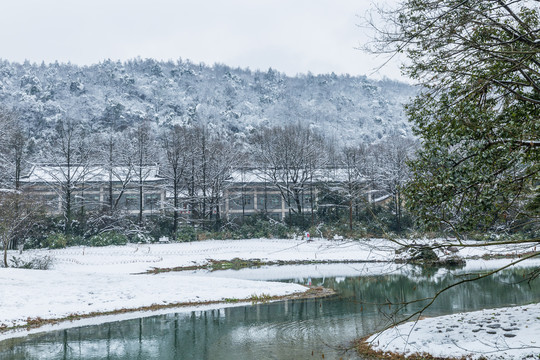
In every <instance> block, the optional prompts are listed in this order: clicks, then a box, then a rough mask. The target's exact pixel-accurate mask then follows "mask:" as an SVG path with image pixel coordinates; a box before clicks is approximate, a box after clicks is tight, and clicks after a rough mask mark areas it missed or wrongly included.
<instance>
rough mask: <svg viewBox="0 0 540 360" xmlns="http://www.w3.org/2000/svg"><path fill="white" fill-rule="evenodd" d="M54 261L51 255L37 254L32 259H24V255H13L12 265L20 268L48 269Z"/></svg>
mask: <svg viewBox="0 0 540 360" xmlns="http://www.w3.org/2000/svg"><path fill="white" fill-rule="evenodd" d="M52 263H53V258H52V257H51V256H48V255H46V256H36V257H33V258H30V259H24V258H23V257H22V256H21V257H17V256H12V257H11V260H10V265H11V266H12V267H14V268H19V269H35V270H48V269H49V268H50V267H51V265H52Z"/></svg>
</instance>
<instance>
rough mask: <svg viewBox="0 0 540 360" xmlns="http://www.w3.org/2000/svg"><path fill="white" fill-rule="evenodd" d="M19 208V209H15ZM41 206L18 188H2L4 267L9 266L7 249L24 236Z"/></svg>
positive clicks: (0, 236) (0, 223)
mask: <svg viewBox="0 0 540 360" xmlns="http://www.w3.org/2000/svg"><path fill="white" fill-rule="evenodd" d="M15 209H17V211H15ZM39 210H40V207H39V206H38V204H37V203H36V202H35V201H32V200H31V199H30V197H28V196H26V195H24V194H23V193H21V192H20V191H18V190H13V189H0V244H1V245H2V249H3V255H4V258H3V260H4V261H3V262H4V267H8V266H9V264H8V260H7V250H8V248H10V247H12V244H13V243H15V242H16V239H17V238H23V237H24V235H25V233H27V232H29V231H30V229H31V228H32V225H33V224H34V223H35V221H34V217H35V215H36V214H38V212H39Z"/></svg>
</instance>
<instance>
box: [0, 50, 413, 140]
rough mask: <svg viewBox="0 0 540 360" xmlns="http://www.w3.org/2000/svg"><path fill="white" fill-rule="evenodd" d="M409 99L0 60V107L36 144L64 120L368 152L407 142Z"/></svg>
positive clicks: (383, 89)
mask: <svg viewBox="0 0 540 360" xmlns="http://www.w3.org/2000/svg"><path fill="white" fill-rule="evenodd" d="M414 93H415V89H414V88H413V87H412V86H409V85H407V84H403V83H399V82H395V81H391V80H383V81H374V80H370V79H368V78H366V77H365V76H361V77H353V76H348V75H340V76H337V75H335V74H328V75H316V76H314V75H311V74H307V75H298V76H296V77H288V76H286V75H284V74H281V73H279V72H277V71H275V70H272V69H269V70H268V71H266V72H260V71H251V70H249V69H239V68H231V67H228V66H226V65H220V64H216V65H213V66H207V65H204V64H193V63H191V62H190V61H183V60H178V61H176V62H172V61H169V62H158V61H155V60H152V59H145V60H141V59H135V60H132V61H128V62H125V63H121V62H113V61H105V62H102V63H99V64H96V65H92V66H84V67H80V66H77V65H72V64H59V63H54V64H44V63H42V64H40V65H38V64H31V63H28V62H25V63H24V64H19V63H10V62H8V61H1V60H0V105H1V106H2V107H5V108H8V109H14V110H16V111H17V112H18V114H19V116H20V117H21V118H22V119H23V121H24V122H25V124H26V125H27V126H28V128H30V129H31V131H32V135H34V136H38V137H39V136H43V135H45V136H46V134H47V130H49V129H50V128H51V127H52V126H53V125H54V123H55V122H56V120H57V119H59V118H63V117H71V118H73V119H76V120H83V121H87V122H88V123H90V124H91V128H92V129H94V130H96V131H97V130H99V129H100V128H103V127H104V126H105V125H107V124H109V123H110V122H113V121H114V124H115V127H116V128H117V129H118V130H122V129H125V128H127V127H130V126H132V125H133V124H134V123H136V122H138V121H140V120H141V119H144V118H146V119H150V120H152V121H153V122H154V123H155V124H156V125H164V124H175V123H181V124H186V123H205V124H208V125H209V126H210V127H214V128H216V130H219V131H225V132H227V133H229V134H236V135H237V137H238V138H239V139H242V138H243V137H244V135H246V134H248V133H249V131H250V129H252V128H253V127H255V126H258V125H261V124H262V125H265V124H267V125H279V124H284V123H289V122H303V123H307V124H310V125H311V126H313V127H315V128H318V129H320V130H321V131H322V132H323V133H325V134H327V136H329V137H330V138H334V139H335V140H337V141H340V142H345V143H351V142H355V143H356V142H368V143H369V142H373V141H376V140H377V139H379V138H382V137H384V136H385V135H386V134H389V133H399V134H404V135H409V134H410V126H409V125H408V123H407V122H406V120H405V117H404V114H403V104H404V103H406V102H407V101H408V99H409V98H410V97H411V96H412V95H414Z"/></svg>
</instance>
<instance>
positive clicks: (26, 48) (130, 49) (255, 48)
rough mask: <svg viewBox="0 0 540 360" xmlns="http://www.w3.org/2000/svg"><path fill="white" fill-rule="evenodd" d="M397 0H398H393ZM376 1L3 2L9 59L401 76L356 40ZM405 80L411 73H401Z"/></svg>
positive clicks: (1, 39)
mask: <svg viewBox="0 0 540 360" xmlns="http://www.w3.org/2000/svg"><path fill="white" fill-rule="evenodd" d="M388 1H391V2H392V1H395V0H388ZM370 6H371V1H370V0H193V1H187V0H176V1H174V0H0V34H1V35H0V58H2V59H7V60H10V61H18V62H22V61H24V60H29V61H31V62H37V63H40V62H41V61H45V62H53V61H55V60H58V61H60V62H68V61H70V62H71V63H74V64H79V65H88V64H93V63H97V62H99V61H102V60H104V59H111V60H127V59H131V58H135V57H138V56H139V57H141V58H155V59H159V60H176V59H178V58H182V59H190V60H191V61H193V62H196V63H198V62H204V63H206V64H208V65H212V64H214V63H216V62H218V63H222V64H226V65H231V66H239V67H242V68H246V67H249V68H250V69H252V70H255V69H261V70H266V69H268V68H269V67H272V68H274V69H276V70H278V71H281V72H284V73H286V74H288V75H296V74H298V73H307V72H308V71H311V72H312V73H314V74H319V73H330V72H335V73H336V74H345V73H349V74H351V75H367V76H369V77H373V78H381V77H383V76H387V77H389V78H393V79H399V78H400V75H399V67H398V64H397V63H391V64H390V65H387V66H385V67H384V68H383V69H381V70H379V71H378V72H375V73H374V70H375V68H377V67H378V66H379V65H381V64H382V63H383V62H384V59H383V58H377V57H375V56H373V55H369V54H366V53H364V52H362V51H360V50H357V49H356V48H357V47H358V46H360V45H361V44H362V43H363V42H365V41H367V40H368V37H367V34H366V32H367V31H366V29H363V28H361V27H359V26H358V24H360V23H361V22H362V20H361V18H362V17H364V16H365V14H366V11H367V10H369V9H370ZM401 79H403V78H401Z"/></svg>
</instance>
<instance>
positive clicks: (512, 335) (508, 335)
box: [503, 333, 516, 338]
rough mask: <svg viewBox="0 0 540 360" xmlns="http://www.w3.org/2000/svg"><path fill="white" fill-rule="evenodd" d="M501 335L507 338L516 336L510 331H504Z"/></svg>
mask: <svg viewBox="0 0 540 360" xmlns="http://www.w3.org/2000/svg"><path fill="white" fill-rule="evenodd" d="M503 335H504V336H506V337H508V338H512V337H515V336H516V334H510V333H504V334H503Z"/></svg>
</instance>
